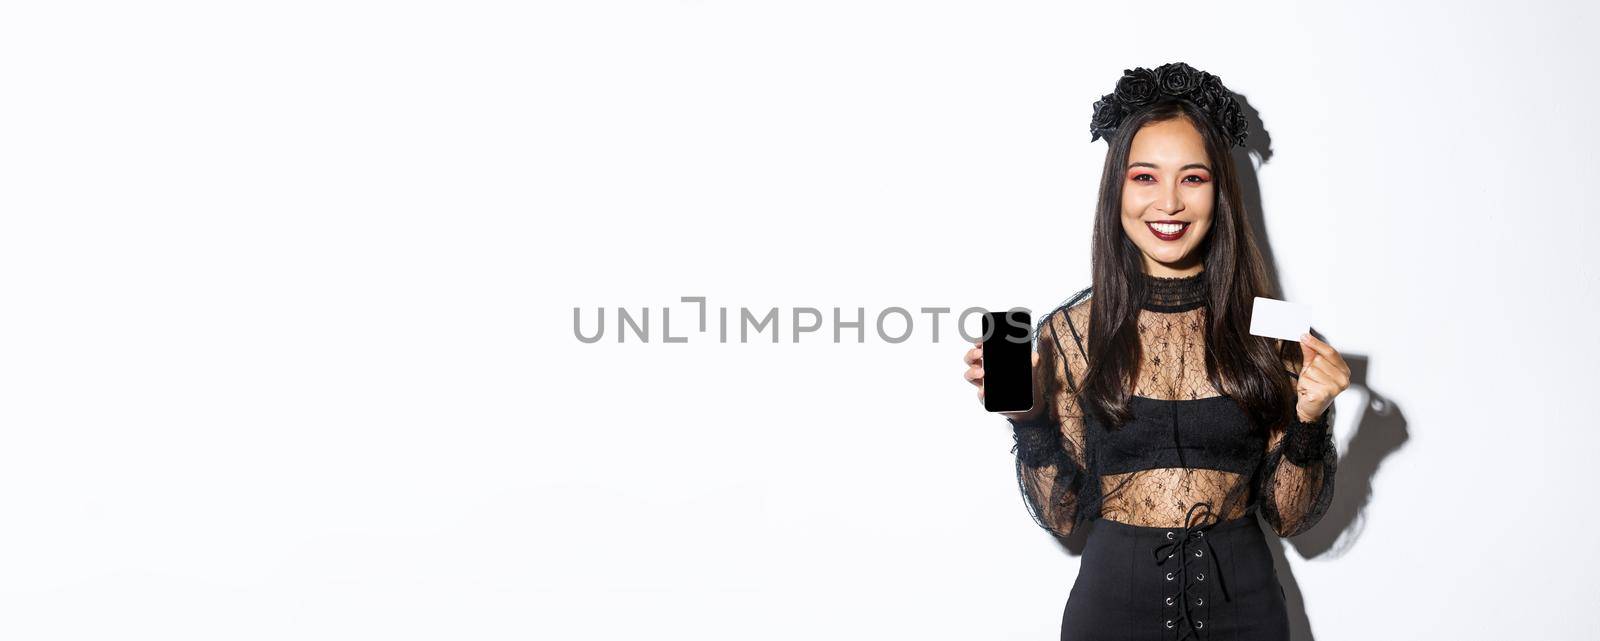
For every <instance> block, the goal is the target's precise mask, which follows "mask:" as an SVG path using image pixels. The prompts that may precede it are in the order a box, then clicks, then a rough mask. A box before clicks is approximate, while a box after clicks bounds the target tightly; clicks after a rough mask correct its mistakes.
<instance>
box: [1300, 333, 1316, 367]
mask: <svg viewBox="0 0 1600 641" xmlns="http://www.w3.org/2000/svg"><path fill="white" fill-rule="evenodd" d="M1306 336H1309V334H1306V335H1302V336H1301V337H1300V338H1301V339H1304V338H1305V337H1306ZM1316 357H1317V351H1316V350H1314V349H1311V346H1310V345H1307V344H1306V341H1305V340H1301V341H1300V369H1305V368H1306V366H1308V365H1310V364H1311V361H1312V360H1313V359H1315V358H1316Z"/></svg>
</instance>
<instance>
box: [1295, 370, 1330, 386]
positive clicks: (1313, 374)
mask: <svg viewBox="0 0 1600 641" xmlns="http://www.w3.org/2000/svg"><path fill="white" fill-rule="evenodd" d="M1332 385H1333V384H1332V382H1330V381H1329V380H1328V375H1327V374H1325V373H1323V372H1322V370H1321V369H1320V368H1307V369H1304V370H1301V371H1300V385H1298V387H1299V388H1301V389H1326V388H1329V387H1331V386H1332Z"/></svg>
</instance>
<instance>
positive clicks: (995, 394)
mask: <svg viewBox="0 0 1600 641" xmlns="http://www.w3.org/2000/svg"><path fill="white" fill-rule="evenodd" d="M983 407H984V409H986V410H989V411H991V412H1025V411H1028V410H1030V409H1033V320H1032V315H1031V314H1029V313H1028V311H1027V310H1022V309H1013V310H1011V311H1009V312H988V313H985V314H984V315H983Z"/></svg>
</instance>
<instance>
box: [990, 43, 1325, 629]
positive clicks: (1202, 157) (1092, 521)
mask: <svg viewBox="0 0 1600 641" xmlns="http://www.w3.org/2000/svg"><path fill="white" fill-rule="evenodd" d="M1090 131H1091V133H1092V134H1093V135H1092V136H1091V137H1090V140H1091V141H1093V140H1094V139H1095V138H1098V137H1101V136H1104V137H1105V138H1106V140H1107V143H1108V144H1109V150H1108V151H1107V153H1106V163H1105V171H1104V174H1103V175H1102V177H1101V183H1100V202H1099V205H1098V207H1097V209H1096V218H1095V225H1094V238H1093V258H1092V260H1093V266H1092V267H1093V282H1092V283H1091V286H1090V287H1089V288H1087V289H1084V290H1082V291H1080V292H1078V293H1077V294H1076V295H1074V296H1073V297H1071V298H1070V299H1069V300H1068V301H1067V302H1066V303H1064V304H1062V305H1061V306H1060V307H1058V308H1057V309H1055V310H1054V311H1053V312H1051V313H1050V314H1047V315H1046V316H1045V317H1044V318H1042V319H1041V320H1040V322H1039V327H1038V330H1037V333H1036V337H1037V340H1038V343H1037V348H1036V351H1035V353H1034V363H1035V365H1034V374H1035V380H1036V382H1037V383H1036V385H1035V386H1034V389H1035V390H1036V393H1037V397H1036V399H1035V403H1034V407H1033V409H1032V410H1031V411H1029V412H1021V413H1010V414H1007V415H1006V418H1007V420H1008V421H1010V423H1011V425H1012V433H1013V436H1014V437H1015V441H1016V445H1015V447H1014V449H1013V452H1015V453H1016V465H1017V475H1018V479H1019V482H1020V486H1021V490H1022V493H1023V496H1024V498H1025V499H1026V503H1027V505H1028V508H1029V511H1030V513H1031V514H1032V515H1033V516H1034V518H1035V520H1036V521H1037V522H1038V523H1039V524H1040V525H1041V526H1042V527H1044V528H1046V529H1048V530H1049V531H1051V532H1053V533H1055V534H1057V535H1060V536H1066V535H1067V534H1069V533H1070V532H1071V531H1072V530H1073V529H1074V528H1076V527H1079V526H1084V525H1086V524H1089V525H1090V527H1089V534H1088V537H1087V544H1086V547H1085V549H1084V552H1083V558H1082V560H1081V564H1080V569H1079V571H1078V576H1077V579H1076V581H1075V583H1074V584H1073V586H1072V592H1071V595H1070V596H1069V597H1068V600H1067V604H1066V609H1065V611H1064V612H1063V614H1062V621H1061V638H1062V639H1093V640H1096V641H1100V640H1107V639H1129V640H1133V639H1152V640H1153V639H1271V640H1273V641H1278V640H1282V639H1287V638H1288V637H1289V627H1288V614H1287V612H1286V609H1285V606H1284V594H1283V588H1282V586H1281V585H1280V584H1279V583H1278V580H1277V576H1276V574H1275V573H1274V571H1273V566H1272V563H1273V562H1272V555H1271V552H1270V550H1269V548H1268V546H1267V542H1266V539H1265V537H1264V535H1263V533H1262V531H1261V528H1260V527H1259V525H1257V521H1256V516H1255V515H1256V514H1257V513H1259V514H1260V515H1261V516H1262V517H1263V518H1264V519H1265V520H1266V522H1267V523H1268V524H1269V525H1270V526H1271V527H1272V530H1273V531H1274V532H1275V533H1276V534H1277V535H1278V536H1285V537H1286V536H1294V535H1296V534H1299V533H1301V532H1304V531H1306V530H1307V529H1308V528H1310V527H1311V526H1313V525H1315V524H1316V522H1317V520H1318V519H1319V518H1320V517H1321V516H1322V514H1323V513H1324V512H1325V511H1326V510H1327V507H1328V503H1329V501H1330V500H1331V499H1332V498H1333V479H1334V471H1335V467H1336V462H1337V452H1336V449H1335V447H1334V443H1333V437H1332V435H1331V433H1330V430H1329V424H1330V422H1331V420H1332V413H1333V399H1334V397H1335V396H1337V395H1338V394H1339V393H1340V392H1342V391H1344V389H1345V388H1346V387H1348V385H1349V380H1350V368H1349V366H1348V365H1346V364H1345V362H1344V358H1343V357H1342V356H1340V354H1339V352H1338V351H1337V350H1335V349H1334V348H1333V347H1332V346H1330V345H1328V344H1327V343H1326V342H1323V341H1321V340H1319V339H1317V338H1316V337H1314V336H1312V335H1311V334H1309V333H1307V334H1305V335H1304V336H1302V337H1301V340H1300V341H1299V343H1298V345H1297V344H1296V343H1293V342H1286V341H1281V340H1277V339H1269V338H1263V337H1259V336H1254V335H1251V334H1250V333H1249V331H1248V329H1249V313H1250V310H1251V306H1252V304H1253V301H1254V299H1255V297H1256V296H1258V295H1260V296H1271V292H1270V290H1269V289H1268V287H1267V282H1266V278H1265V277H1264V272H1263V269H1262V264H1261V263H1262V260H1261V255H1260V253H1259V252H1258V250H1257V249H1256V246H1255V244H1254V241H1253V235H1252V230H1251V228H1250V224H1249V220H1248V219H1247V218H1246V216H1245V214H1244V210H1243V207H1242V206H1241V204H1240V194H1239V183H1238V179H1237V172H1236V170H1235V168H1234V163H1233V159H1232V156H1231V155H1230V154H1229V152H1228V149H1229V146H1230V145H1232V144H1241V145H1242V144H1243V140H1244V137H1245V135H1246V133H1247V132H1246V127H1245V120H1244V118H1243V116H1242V115H1240V113H1239V110H1238V105H1237V103H1236V102H1235V101H1234V98H1233V95H1232V94H1231V93H1230V92H1229V91H1228V90H1227V89H1226V88H1224V87H1223V86H1222V83H1221V81H1220V80H1219V79H1218V78H1217V77H1216V76H1212V75H1210V74H1207V73H1204V72H1200V71H1197V70H1195V69H1192V68H1190V67H1189V66H1188V65H1185V64H1183V63H1181V62H1180V63H1172V64H1167V65H1163V66H1161V67H1159V68H1157V69H1155V70H1154V71H1151V70H1147V69H1143V68H1140V69H1135V70H1132V71H1126V72H1125V74H1124V76H1123V78H1122V80H1121V81H1120V82H1119V83H1118V85H1117V88H1116V91H1115V93H1112V94H1108V95H1106V96H1104V97H1103V98H1102V99H1101V100H1100V101H1099V102H1097V103H1095V115H1094V120H1093V122H1092V124H1091V126H1090ZM1091 293H1092V294H1093V295H1092V297H1091V296H1090V294H1091ZM982 358H983V353H982V344H981V343H979V344H977V345H975V346H974V347H973V348H972V349H970V350H968V351H967V354H966V362H967V365H968V368H967V373H966V378H967V379H968V380H970V381H971V382H972V383H973V384H975V385H977V386H978V396H979V398H980V399H981V398H982V396H983V361H982Z"/></svg>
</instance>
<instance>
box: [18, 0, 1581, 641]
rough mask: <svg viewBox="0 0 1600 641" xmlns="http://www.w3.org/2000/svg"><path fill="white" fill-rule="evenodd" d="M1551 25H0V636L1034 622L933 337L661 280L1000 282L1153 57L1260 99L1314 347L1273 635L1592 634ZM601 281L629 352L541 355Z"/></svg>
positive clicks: (1496, 18) (174, 16)
mask: <svg viewBox="0 0 1600 641" xmlns="http://www.w3.org/2000/svg"><path fill="white" fill-rule="evenodd" d="M1597 27H1600V24H1597V21H1596V16H1595V9H1594V8H1593V6H1592V5H1586V4H1580V3H1566V4H1563V3H1535V4H1532V5H1528V4H1519V5H1512V4H1509V3H1493V4H1482V3H1479V4H1473V5H1468V4H1462V3H1437V2H1434V3H1417V4H1408V3H1395V2H1382V3H1332V4H1330V3H1307V4H1305V5H1302V6H1293V5H1290V4H1286V3H1281V2H1274V3H1260V4H1253V5H1231V6H1228V7H1226V8H1223V7H1219V6H1215V5H1211V4H1204V3H1141V4H1134V5H1125V4H1106V3H1101V4H1100V5H1098V6H1093V7H1072V8H1067V7H1065V6H1059V7H1057V6H1046V5H1043V4H1032V3H982V4H980V3H949V2H906V3H884V2H870V3H861V2H808V3H730V2H721V1H709V0H701V1H693V2H648V3H644V2H641V3H608V2H596V3H554V2H552V3H540V4H534V5H525V4H522V3H502V4H491V3H481V2H452V3H443V2H436V3H416V2H413V3H378V2H372V3H365V4H362V3H354V2H275V3H264V2H263V3H173V2H159V3H142V4H127V3H99V4H95V3H76V2H56V3H28V4H13V5H9V6H7V7H6V8H5V9H4V10H3V11H0V88H3V89H0V91H3V99H0V135H3V137H0V198H3V201H0V205H3V206H0V213H3V215H4V227H3V229H0V301H3V306H4V307H3V313H0V336H3V341H4V343H3V350H0V430H3V437H4V440H3V443H0V637H4V638H7V639H113V638H160V639H217V638H227V639H285V638H294V639H311V638H316V639H350V638H383V639H624V638H670V639H680V638H681V639H697V640H709V639H817V638H842V639H869V638H915V639H1053V638H1055V635H1056V627H1057V626H1058V625H1059V621H1060V614H1061V608H1062V606H1063V604H1064V602H1065V599H1066V596H1067V591H1068V589H1069V588H1070V586H1071V583H1072V580H1073V578H1074V576H1075V573H1076V568H1077V562H1078V561H1077V559H1078V557H1077V556H1076V555H1075V553H1074V552H1073V551H1072V550H1071V549H1070V546H1069V547H1067V548H1063V547H1062V546H1060V545H1057V544H1056V542H1055V541H1054V540H1053V539H1051V538H1050V537H1049V536H1048V535H1047V534H1046V533H1045V532H1044V531H1043V530H1040V529H1038V528H1037V527H1036V526H1035V525H1034V524H1033V523H1032V522H1031V521H1030V520H1029V517H1028V515H1027V513H1026V511H1025V508H1024V506H1023V504H1022V501H1021V498H1020V496H1019V495H1018V493H1017V488H1016V485H1015V479H1014V478H1013V469H1012V460H1011V454H1010V452H1009V448H1010V446H1011V439H1010V435H1009V432H1008V430H1007V429H1006V426H1005V424H1004V422H1003V421H1001V420H999V419H997V418H995V417H994V416H992V415H989V414H986V413H985V412H983V410H982V408H981V406H980V405H979V404H978V402H977V400H976V397H975V395H974V393H973V390H972V389H971V388H970V386H968V385H967V383H965V382H964V381H963V380H962V379H961V371H962V366H961V364H960V358H961V352H962V351H963V350H964V348H965V345H963V344H962V343H961V342H960V341H958V340H953V338H954V337H953V336H952V335H951V334H950V333H949V332H950V330H951V326H946V327H945V328H944V330H945V331H944V333H943V334H942V336H941V339H942V340H941V342H939V343H933V342H931V340H930V336H929V334H928V333H926V331H925V328H919V330H918V333H917V334H916V335H915V337H914V339H913V340H911V341H908V342H906V343H902V344H898V345H896V344H887V343H884V342H883V341H881V340H878V339H876V338H875V337H872V336H870V335H869V337H868V339H869V340H867V341H866V342H865V343H845V344H833V343H832V342H831V336H829V332H828V331H827V330H826V329H825V330H824V331H823V332H818V333H814V334H810V335H807V336H803V337H802V339H801V341H800V342H798V343H795V342H790V341H789V340H788V339H787V338H786V339H785V340H784V341H783V342H781V343H779V344H776V345H774V344H771V343H749V344H739V343H736V342H735V343H729V344H722V343H719V342H717V341H716V340H715V334H714V332H712V333H709V334H703V335H702V334H698V333H697V332H690V331H687V330H689V329H691V328H692V324H691V321H690V319H691V318H693V316H692V314H693V313H694V307H693V306H691V305H685V304H682V303H679V302H678V299H679V297H681V296H705V297H707V298H708V299H709V302H710V304H711V305H712V306H713V308H715V307H716V306H729V307H731V308H734V309H737V308H739V307H751V308H755V309H759V310H765V309H767V308H770V307H779V308H780V309H781V310H783V311H784V312H785V313H787V311H788V310H791V309H793V308H795V307H806V306H810V307H818V308H821V309H823V310H825V311H826V310H828V309H829V308H831V307H834V306H839V307H843V308H845V309H846V310H847V311H850V310H853V309H854V308H856V307H864V308H865V309H866V310H867V313H868V314H869V315H870V314H875V313H876V312H877V311H879V310H881V309H883V308H885V307H890V306H903V307H907V308H918V307H923V306H946V307H955V308H957V309H959V308H963V307H967V306H972V305H990V306H999V305H1025V306H1028V307H1031V308H1033V309H1035V310H1042V309H1048V308H1050V307H1052V306H1054V305H1055V304H1057V303H1059V302H1061V300H1062V299H1064V298H1065V297H1066V296H1067V295H1068V294H1070V293H1071V292H1072V291H1074V290H1076V289H1078V288H1080V287H1083V286H1085V285H1086V284H1087V279H1088V260H1089V257H1088V254H1087V249H1088V232H1089V229H1090V225H1091V221H1090V219H1091V211H1092V207H1093V205H1094V194H1095V188H1096V185H1097V181H1098V178H1099V172H1100V167H1101V163H1102V161H1103V157H1104V153H1105V145H1104V143H1102V142H1093V143H1091V142H1089V140H1088V138H1089V134H1088V121H1089V117H1090V113H1091V111H1090V110H1091V104H1092V103H1093V101H1094V100H1095V99H1096V98H1097V97H1098V96H1099V95H1101V94H1103V93H1107V92H1109V91H1110V90H1111V89H1112V87H1113V86H1114V84H1115V82H1116V80H1117V78H1118V77H1119V76H1120V75H1121V73H1122V70H1123V69H1125V68H1132V67H1135V66H1145V67H1155V66H1157V65H1160V64H1162V63H1165V62H1169V61H1173V60H1183V61H1186V62H1188V63H1190V64H1192V65H1194V66H1195V67H1197V68H1200V69H1204V70H1207V71H1210V72H1212V73H1215V74H1217V75H1219V76H1221V77H1222V78H1223V80H1224V82H1225V83H1226V84H1227V85H1228V86H1229V87H1230V88H1231V89H1233V90H1234V91H1236V92H1238V93H1239V94H1240V95H1241V97H1242V98H1244V99H1245V100H1246V101H1247V103H1248V105H1249V106H1250V107H1251V109H1252V110H1253V111H1254V112H1255V113H1258V114H1259V116H1258V117H1257V118H1256V119H1253V121H1252V133H1251V142H1252V143H1255V147H1254V149H1256V151H1257V154H1256V155H1255V156H1254V157H1252V164H1256V165H1259V169H1257V170H1255V171H1253V172H1251V173H1252V175H1254V176H1255V177H1256V180H1258V183H1257V184H1254V185H1252V188H1251V191H1252V194H1253V199H1254V201H1255V202H1254V203H1253V204H1254V205H1256V206H1258V207H1259V211H1260V216H1261V222H1262V223H1264V224H1263V227H1264V229H1262V230H1261V231H1262V233H1263V235H1264V239H1263V240H1264V242H1265V246H1266V247H1267V248H1268V250H1269V252H1270V258H1271V260H1272V261H1273V266H1274V268H1275V269H1276V273H1277V274H1278V275H1279V276H1280V278H1281V282H1282V285H1283V288H1284V292H1285V295H1286V297H1288V298H1290V299H1291V300H1297V301H1300V302H1305V303H1309V304H1311V305H1313V306H1314V307H1315V309H1316V311H1317V319H1318V320H1317V324H1318V328H1319V329H1320V330H1321V331H1323V332H1324V333H1326V335H1327V336H1328V338H1329V340H1330V342H1331V343H1332V344H1333V345H1334V346H1335V347H1337V348H1339V349H1340V350H1341V351H1342V352H1343V353H1344V354H1345V355H1346V356H1347V358H1350V359H1352V360H1353V361H1359V362H1360V363H1362V380H1361V381H1360V383H1361V384H1360V385H1359V386H1356V387H1352V389H1350V390H1349V391H1347V392H1346V393H1345V394H1344V395H1343V396H1341V397H1340V398H1339V400H1338V404H1339V408H1340V414H1341V421H1340V425H1339V426H1338V433H1339V438H1340V443H1341V448H1342V449H1344V450H1345V451H1346V456H1347V461H1346V462H1347V464H1348V465H1347V466H1346V469H1347V470H1353V471H1348V472H1343V473H1344V476H1341V479H1340V486H1339V492H1340V494H1339V499H1340V500H1339V504H1338V505H1337V506H1336V507H1335V510H1334V512H1333V513H1330V515H1329V516H1328V517H1327V518H1326V519H1325V520H1324V521H1323V523H1322V524H1321V525H1319V526H1318V528H1317V529H1315V530H1313V531H1312V532H1311V533H1309V534H1307V535H1305V536H1303V537H1298V538H1296V539H1293V540H1289V541H1286V542H1285V543H1284V544H1283V545H1282V555H1281V557H1280V559H1279V561H1280V563H1281V565H1282V567H1281V576H1282V580H1284V582H1285V587H1286V589H1287V590H1288V591H1289V592H1290V593H1291V596H1292V604H1291V605H1292V612H1293V614H1294V616H1295V618H1296V624H1295V627H1296V629H1297V630H1298V631H1299V632H1300V633H1301V635H1300V636H1306V635H1305V634H1304V633H1306V632H1307V631H1310V632H1312V633H1314V634H1315V638H1318V639H1324V640H1326V639H1365V638H1382V639H1404V638H1452V639H1503V638H1566V639H1576V638H1595V636H1594V635H1595V633H1594V632H1593V631H1592V625H1591V624H1590V623H1589V622H1587V621H1584V620H1581V619H1582V617H1583V616H1584V611H1586V610H1587V609H1588V608H1589V607H1590V606H1592V605H1593V604H1594V596H1593V595H1594V588H1595V583H1594V581H1593V576H1594V570H1595V567H1596V560H1597V555H1596V552H1595V550H1596V547H1595V545H1594V541H1595V539H1594V533H1595V531H1596V527H1597V526H1600V522H1597V518H1596V516H1595V511H1594V509H1593V507H1594V505H1595V500H1594V498H1593V494H1592V493H1591V492H1590V490H1589V488H1590V486H1591V484H1592V475H1591V472H1590V469H1591V467H1590V464H1591V462H1592V460H1593V454H1594V452H1595V451H1596V450H1597V447H1600V437H1597V436H1596V430H1595V427H1596V422H1595V419H1594V410H1593V403H1592V399H1591V396H1592V395H1591V394H1590V393H1589V391H1590V388H1592V387H1593V386H1594V384H1595V383H1596V382H1597V381H1596V377H1595V373H1594V371H1595V369H1594V363H1595V360H1596V358H1597V357H1600V341H1597V339H1596V338H1595V335H1594V334H1593V333H1592V332H1590V331H1589V330H1588V328H1587V322H1588V321H1589V320H1590V319H1592V318H1593V315H1594V312H1596V311H1597V310H1596V307H1597V303H1596V300H1597V298H1596V294H1597V291H1596V270H1595V267H1594V264H1593V262H1592V261H1593V257H1594V255H1595V254H1594V252H1593V251H1592V250H1593V245H1594V243H1595V240H1594V239H1595V234H1596V232H1597V231H1600V226H1597V224H1596V222H1595V217H1596V215H1597V214H1600V208H1597V206H1596V203H1597V202H1600V200H1597V199H1596V194H1595V192H1594V190H1593V185H1594V184H1596V183H1595V175H1596V172H1600V162H1597V161H1596V160H1595V156H1594V155H1593V151H1594V149H1596V148H1597V147H1600V138H1597V135H1596V127H1595V124H1594V120H1593V106H1594V104H1595V99H1596V97H1597V96H1596V86H1597V85H1596V83H1595V81H1594V78H1593V76H1594V73H1593V69H1592V64H1593V62H1594V61H1595V59H1596V47H1595V45H1594V44H1593V37H1592V34H1593V33H1594V32H1595V29H1596V28H1597ZM996 227H998V228H1010V229H1013V230H1014V231H1013V232H1011V233H1009V234H1005V235H985V234H980V233H979V230H980V229H984V228H996ZM1001 259H1003V260H1005V261H1007V262H1010V263H1014V264H1018V265H1021V266H1022V267H1023V268H1024V270H1023V271H1020V272H1015V271H1013V272H1006V273H1004V277H1003V278H1000V277H999V274H997V272H995V271H993V270H991V269H990V266H991V265H993V264H994V261H996V260H1001ZM619 306H620V307H627V308H629V309H630V310H634V311H636V312H637V310H639V309H642V308H645V307H649V308H652V321H653V324H652V326H651V331H652V333H653V334H655V337H654V338H655V340H652V341H651V342H649V343H640V342H637V341H633V340H630V341H629V342H626V343H622V344H618V343H617V342H616V341H615V336H616V334H615V333H614V329H615V328H614V327H613V328H612V330H613V332H612V333H610V334H608V335H607V338H606V340H603V341H601V342H599V343H596V344H584V343H581V342H579V341H578V340H577V339H576V338H575V336H574V333H573V325H572V323H573V308H575V307H578V308H582V309H583V310H585V314H586V316H585V317H586V318H591V319H592V314H593V312H594V310H595V309H596V308H599V307H605V308H607V310H608V319H609V320H610V321H611V322H613V323H614V319H615V313H616V308H617V307H619ZM663 307H672V308H673V309H674V312H673V313H674V317H673V321H674V327H673V333H674V334H676V335H687V336H688V337H689V341H688V342H687V343H684V344H663V343H662V342H661V341H660V340H659V338H660V327H659V321H660V316H659V315H660V313H661V308H663ZM784 327H785V329H787V325H785V326H784ZM631 338H632V337H630V339H631ZM1369 493H1370V496H1368V494H1369ZM1306 638H1310V637H1309V636H1306Z"/></svg>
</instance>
